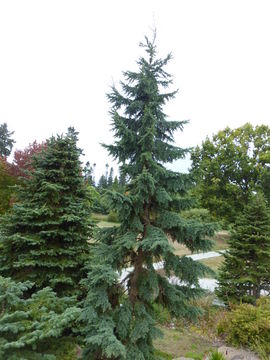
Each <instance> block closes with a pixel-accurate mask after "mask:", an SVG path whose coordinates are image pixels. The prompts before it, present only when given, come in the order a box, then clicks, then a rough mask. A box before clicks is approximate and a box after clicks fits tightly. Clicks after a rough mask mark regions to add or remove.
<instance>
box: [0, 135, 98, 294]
mask: <svg viewBox="0 0 270 360" xmlns="http://www.w3.org/2000/svg"><path fill="white" fill-rule="evenodd" d="M76 143H77V133H76V132H75V131H74V129H73V128H69V129H68V132H67V134H66V135H65V136H63V135H62V136H57V137H51V138H50V139H49V140H48V141H47V144H46V147H45V149H44V150H43V151H42V152H41V153H40V154H39V155H37V156H36V157H34V159H33V163H32V166H33V173H32V174H31V176H30V177H29V179H25V181H24V184H23V186H21V187H20V188H19V189H18V202H17V203H16V204H15V205H14V207H13V211H11V213H10V214H8V215H6V216H5V217H4V218H3V221H2V226H1V233H0V244H1V250H0V253H1V256H0V274H1V275H3V276H6V277H11V278H12V279H13V280H17V281H26V280H29V281H31V282H34V283H35V287H36V289H42V288H43V287H46V286H50V287H51V288H52V289H53V290H54V291H56V292H57V293H58V294H61V295H62V294H74V293H75V292H77V291H78V289H79V282H80V280H81V279H82V278H83V277H84V273H85V271H84V264H85V261H86V260H87V259H88V257H89V244H88V243H87V240H88V239H89V236H90V235H91V230H92V227H91V223H90V221H89V214H90V209H89V206H90V205H89V204H90V203H89V200H88V195H87V194H88V192H87V189H86V186H85V183H84V180H83V177H82V175H81V163H80V161H79V156H80V154H81V150H80V149H79V148H78V147H77V145H76Z"/></svg>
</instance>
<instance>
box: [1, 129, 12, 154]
mask: <svg viewBox="0 0 270 360" xmlns="http://www.w3.org/2000/svg"><path fill="white" fill-rule="evenodd" d="M13 134H14V131H9V130H8V127H7V123H3V124H1V125H0V157H4V158H5V157H7V156H9V155H10V154H11V151H12V148H13V145H14V143H15V140H13V139H12V138H11V136H12V135H13Z"/></svg>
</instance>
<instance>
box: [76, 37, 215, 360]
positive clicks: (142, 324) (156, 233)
mask: <svg viewBox="0 0 270 360" xmlns="http://www.w3.org/2000/svg"><path fill="white" fill-rule="evenodd" d="M141 46H142V47H143V48H144V49H145V51H146V57H141V58H139V60H138V68H139V70H138V72H133V71H127V72H125V73H124V78H125V81H124V82H122V83H121V87H122V91H121V92H120V91H118V90H117V89H116V88H115V87H113V88H112V92H111V93H110V94H109V95H108V98H109V101H110V102H111V104H112V109H111V116H112V126H113V131H114V137H115V142H114V144H113V145H105V146H106V148H107V149H108V152H109V154H110V155H111V156H113V157H114V158H115V159H117V160H118V161H119V163H120V165H121V166H120V171H121V174H122V176H125V178H126V179H127V183H126V187H125V192H124V193H117V192H108V194H107V199H108V203H109V205H110V207H111V209H112V210H114V211H117V213H118V214H119V218H120V221H121V225H120V226H119V227H113V228H104V229H100V230H99V231H98V232H97V235H96V239H97V240H96V244H95V246H94V248H95V249H94V250H93V251H94V257H93V259H92V261H91V265H90V270H89V276H88V279H87V281H86V282H85V283H86V285H87V286H88V288H89V292H88V295H87V298H86V301H85V304H84V310H83V320H84V322H85V324H86V325H85V349H84V355H83V358H84V359H89V360H90V359H96V360H97V359H103V360H104V359H115V360H116V359H117V360H118V359H119V360H120V359H128V360H134V359H136V360H143V359H157V358H158V357H157V356H156V355H155V350H154V347H153V339H154V338H155V337H156V336H158V335H159V331H158V330H157V328H156V327H155V321H154V318H153V304H155V303H158V304H161V305H162V306H164V307H166V308H168V309H169V311H170V312H171V313H172V314H174V315H176V316H180V315H183V316H191V317H192V316H195V315H196V313H197V309H195V308H193V307H192V306H190V305H189V299H190V298H193V297H195V296H197V295H199V294H200V293H201V289H200V287H199V282H198V278H199V277H200V276H202V275H203V274H204V272H206V271H207V269H206V267H204V266H203V265H202V264H200V263H198V262H194V261H193V260H192V259H191V258H188V257H182V258H180V257H178V256H176V255H175V254H174V251H173V247H172V245H171V242H170V241H169V239H171V240H173V241H177V242H179V243H181V244H184V245H186V246H187V247H188V248H189V249H190V250H191V251H201V250H203V251H205V250H209V249H210V248H211V242H210V241H209V240H206V236H208V235H211V234H212V233H213V226H212V225H210V224H208V225H207V224H206V225H202V224H198V223H196V222H188V221H186V220H184V219H182V218H181V217H179V215H178V213H179V212H180V210H183V209H185V208H187V206H188V205H189V203H190V202H189V200H188V199H187V198H186V197H185V195H186V193H187V187H188V176H187V175H183V174H180V173H176V172H173V171H171V170H168V169H167V168H166V167H165V166H164V164H166V163H170V162H173V161H174V160H176V159H179V158H183V157H184V156H185V154H186V153H187V150H184V149H182V148H180V147H177V146H175V145H174V138H173V133H174V131H175V130H178V129H180V130H182V128H183V125H184V122H178V121H168V120H167V117H166V115H165V113H164V112H163V106H164V105H165V103H166V102H167V101H168V100H170V99H172V98H173V97H174V96H175V94H176V91H173V92H163V90H164V89H165V91H166V90H167V88H168V86H169V85H170V84H171V82H172V79H171V76H170V75H169V74H168V73H167V72H166V71H165V70H164V67H165V66H166V65H167V63H168V62H169V60H170V59H171V55H168V56H167V57H166V58H165V59H159V58H157V56H156V46H155V42H154V40H153V41H149V40H148V38H146V39H145V43H144V44H141ZM159 261H163V266H164V270H165V274H166V276H165V275H162V274H159V273H158V272H157V271H156V270H155V267H154V264H155V263H156V262H159ZM127 267H129V269H127ZM171 274H175V275H176V276H177V277H178V278H179V279H180V281H181V282H182V283H181V284H178V285H176V284H171V283H170V282H169V281H168V277H170V275H171Z"/></svg>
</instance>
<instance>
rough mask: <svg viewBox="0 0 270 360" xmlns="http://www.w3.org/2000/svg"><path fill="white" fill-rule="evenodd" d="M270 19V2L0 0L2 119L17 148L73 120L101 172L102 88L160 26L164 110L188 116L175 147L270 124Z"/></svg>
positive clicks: (105, 134) (104, 138)
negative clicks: (169, 82) (167, 93)
mask: <svg viewBox="0 0 270 360" xmlns="http://www.w3.org/2000/svg"><path fill="white" fill-rule="evenodd" d="M269 19H270V2H269V1H267V0H265V1H262V0H253V1H249V0H226V1H225V0H223V1H220V0H167V1H164V0H163V1H162V0H144V1H142V0H136V1H130V0H113V1H112V0H107V1H105V0H99V1H91V0H88V1H84V0H77V1H75V0H74V1H69V0H44V1H39V0H33V1H28V0H18V1H14V0H0V123H3V122H7V124H8V127H9V129H10V130H14V131H15V134H14V137H15V139H16V148H20V149H21V148H24V147H26V146H27V145H28V144H29V143H30V142H33V141H34V140H35V139H36V140H37V141H39V142H41V141H42V140H45V139H46V138H48V137H49V136H50V135H52V134H56V133H62V132H65V131H66V129H67V127H68V126H70V125H72V126H74V127H75V128H76V129H77V130H78V131H79V132H80V146H81V147H82V148H83V149H84V152H85V160H89V161H90V162H92V163H93V162H96V163H97V176H99V175H100V173H101V172H102V171H103V169H104V167H105V163H106V161H107V160H108V157H107V153H106V151H105V150H104V149H102V148H101V146H100V145H99V143H100V142H107V143H110V142H111V141H112V134H111V133H110V117H109V115H108V111H109V109H110V106H109V104H108V102H107V100H106V95H105V94H106V93H107V92H108V91H109V89H110V85H111V84H112V81H114V82H115V83H116V84H117V83H118V81H119V80H120V79H121V72H122V71H124V70H129V69H134V68H135V61H136V59H137V58H138V55H139V53H140V50H139V47H138V44H139V42H140V41H142V40H143V37H144V35H145V34H148V35H149V34H151V28H153V25H154V24H155V26H156V28H157V44H158V49H159V50H160V55H161V56H162V55H163V56H164V55H166V54H167V53H168V52H170V51H172V53H173V56H174V59H173V60H172V61H171V64H170V66H169V67H168V70H169V72H171V73H172V74H173V76H174V84H175V87H176V88H179V93H178V95H177V97H176V98H175V100H173V102H171V104H170V105H168V107H167V108H166V109H165V110H166V112H167V114H168V115H169V118H171V119H177V120H184V119H189V120H190V124H189V125H187V126H186V127H185V129H184V132H183V133H182V134H178V135H177V136H176V142H177V145H179V146H183V147H190V146H195V145H197V144H200V143H201V142H202V140H204V139H205V137H206V136H207V135H209V136H211V135H212V134H213V133H215V132H217V131H218V130H221V129H223V128H224V127H226V126H230V127H238V126H241V125H243V124H244V123H246V122H250V123H252V124H254V125H256V124H263V123H264V124H267V125H270V39H269V38H270V21H269ZM184 167H185V166H184ZM175 169H176V170H182V169H183V164H182V165H179V164H176V165H175Z"/></svg>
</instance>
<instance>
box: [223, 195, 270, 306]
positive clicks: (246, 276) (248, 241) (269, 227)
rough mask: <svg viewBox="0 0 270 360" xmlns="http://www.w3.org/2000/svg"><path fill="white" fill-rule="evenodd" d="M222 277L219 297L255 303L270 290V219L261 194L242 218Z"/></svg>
mask: <svg viewBox="0 0 270 360" xmlns="http://www.w3.org/2000/svg"><path fill="white" fill-rule="evenodd" d="M224 257H225V261H224V264H223V266H222V268H221V271H220V275H219V287H218V289H217V294H218V296H219V297H220V298H221V299H223V300H224V301H225V302H226V303H228V302H242V301H244V302H252V303H255V301H256V299H258V298H259V297H260V293H261V290H266V291H269V288H270V261H269V259H270V216H269V211H268V209H267V207H266V203H265V200H264V198H263V196H262V195H260V194H258V195H256V196H253V198H252V199H251V201H250V203H249V204H248V206H247V207H246V209H245V211H244V213H243V214H242V215H241V216H240V217H239V219H238V221H237V223H236V225H235V228H234V231H233V234H232V236H231V238H230V240H229V250H228V251H227V252H226V253H225V254H224Z"/></svg>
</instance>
